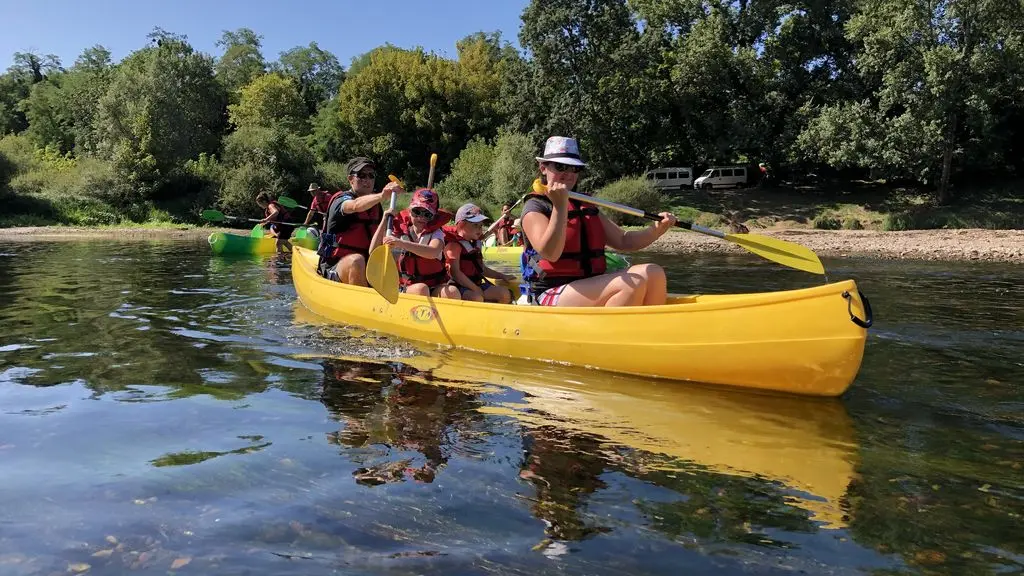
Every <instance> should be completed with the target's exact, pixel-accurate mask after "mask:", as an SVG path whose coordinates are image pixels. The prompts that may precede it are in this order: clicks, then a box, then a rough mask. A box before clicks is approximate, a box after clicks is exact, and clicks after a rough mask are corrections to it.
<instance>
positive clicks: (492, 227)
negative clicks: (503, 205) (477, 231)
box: [480, 194, 528, 240]
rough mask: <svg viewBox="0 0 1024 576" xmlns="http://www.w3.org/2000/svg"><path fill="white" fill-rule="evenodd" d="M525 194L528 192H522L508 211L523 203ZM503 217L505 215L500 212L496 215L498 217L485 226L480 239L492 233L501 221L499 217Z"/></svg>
mask: <svg viewBox="0 0 1024 576" xmlns="http://www.w3.org/2000/svg"><path fill="white" fill-rule="evenodd" d="M526 196H528V194H524V195H523V196H522V197H521V198H519V200H516V203H515V204H513V205H512V207H511V208H509V209H508V211H509V212H512V211H513V210H515V209H516V206H519V205H520V204H522V203H523V200H525V199H526ZM504 217H505V215H504V214H502V215H501V216H498V219H497V220H495V221H494V224H491V225H490V227H488V228H487V231H486V232H484V235H483V236H481V237H480V239H481V240H484V239H486V238H487V237H488V236H490V235H491V234H494V231H495V230H497V229H498V224H499V223H500V222H501V219H502V218H504Z"/></svg>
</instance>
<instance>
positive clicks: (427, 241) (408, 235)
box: [370, 188, 458, 296]
mask: <svg viewBox="0 0 1024 576" xmlns="http://www.w3.org/2000/svg"><path fill="white" fill-rule="evenodd" d="M391 213H392V212H391V209H390V208H388V209H387V210H385V211H384V214H385V216H386V215H388V214H391ZM451 219H452V215H451V213H450V212H446V211H444V210H441V209H440V201H439V200H438V197H437V192H434V191H433V190H431V189H429V188H419V189H417V190H416V191H415V192H414V193H413V195H412V200H411V201H410V202H409V208H408V209H406V210H402V211H401V212H399V213H398V214H395V217H394V219H393V220H392V222H391V232H392V234H386V230H385V229H384V228H385V224H386V222H387V219H386V218H385V219H384V221H383V222H381V223H380V225H379V226H378V227H377V231H376V232H375V233H374V235H373V240H372V241H371V242H370V251H371V252H372V251H373V250H374V248H376V247H378V246H380V245H381V244H385V245H387V246H390V247H391V248H392V249H395V248H397V249H399V250H401V253H400V254H399V256H398V272H399V285H398V291H399V292H404V293H406V294H415V295H417V296H439V295H441V292H442V291H444V292H445V294H451V293H452V291H451V290H448V288H447V287H446V286H445V282H446V281H447V280H448V272H447V270H445V267H444V258H443V251H444V232H443V231H442V230H441V227H442V226H444V225H445V224H447V223H448V222H449V221H451ZM454 293H455V294H457V293H458V291H457V290H456V291H454Z"/></svg>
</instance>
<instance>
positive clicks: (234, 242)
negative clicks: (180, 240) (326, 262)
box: [207, 232, 317, 254]
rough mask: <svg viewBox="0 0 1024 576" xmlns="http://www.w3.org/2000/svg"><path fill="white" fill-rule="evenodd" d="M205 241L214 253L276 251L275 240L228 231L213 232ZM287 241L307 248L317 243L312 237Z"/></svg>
mask: <svg viewBox="0 0 1024 576" xmlns="http://www.w3.org/2000/svg"><path fill="white" fill-rule="evenodd" d="M207 241H208V242H209V243H210V249H211V250H212V251H213V253H214V254H274V253H275V252H277V251H278V248H277V240H276V239H274V238H267V237H261V238H254V237H252V236H242V235H241V234H231V233H228V232H214V233H212V234H210V236H209V237H208V238H207ZM289 242H291V243H292V245H297V246H302V247H303V248H308V249H316V244H317V241H316V239H315V238H312V237H306V238H292V239H290V240H289Z"/></svg>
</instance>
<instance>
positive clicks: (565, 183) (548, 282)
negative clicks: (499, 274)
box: [518, 136, 676, 306]
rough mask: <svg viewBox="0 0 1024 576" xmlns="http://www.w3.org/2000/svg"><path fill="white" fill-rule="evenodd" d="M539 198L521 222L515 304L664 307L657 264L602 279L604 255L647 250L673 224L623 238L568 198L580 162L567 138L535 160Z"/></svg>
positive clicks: (667, 221)
mask: <svg viewBox="0 0 1024 576" xmlns="http://www.w3.org/2000/svg"><path fill="white" fill-rule="evenodd" d="M536 160H537V162H538V165H539V168H540V176H541V182H542V183H544V184H546V185H547V190H546V192H545V193H544V194H533V195H531V196H530V197H528V199H527V200H526V202H524V204H523V212H522V215H521V216H520V219H521V221H522V231H523V235H524V240H525V247H524V249H523V256H522V262H521V269H522V272H523V283H522V284H521V285H520V289H521V291H522V292H523V294H522V297H520V299H519V301H518V303H520V304H534V305H539V306H641V305H645V306H649V305H657V304H664V303H665V299H666V296H667V286H666V284H667V281H666V278H665V271H664V270H663V269H662V268H661V266H658V265H657V264H638V265H635V266H631V267H630V268H629V269H627V270H623V271H620V272H615V273H611V274H606V273H605V272H606V271H607V264H606V262H605V256H604V252H605V248H606V247H611V248H613V249H615V250H618V251H620V252H631V251H636V250H642V249H644V248H646V247H647V246H650V245H651V244H652V243H653V242H654V241H655V240H657V239H658V238H660V237H661V235H662V234H664V233H665V232H667V231H668V229H669V228H671V227H672V226H673V225H674V224H675V222H676V218H675V216H674V215H672V214H671V213H668V212H662V213H661V214H660V216H661V218H662V219H661V221H660V222H657V223H655V224H654V225H653V226H650V227H648V228H646V229H644V230H634V231H630V232H626V231H624V230H623V229H622V228H620V227H619V226H618V225H617V224H615V223H614V222H612V221H611V220H609V219H608V218H606V217H604V216H602V215H601V214H600V212H599V211H598V209H597V207H596V206H594V205H592V204H587V203H585V202H578V201H576V200H571V199H570V198H569V191H570V190H572V189H573V188H575V186H576V184H577V182H578V181H579V176H580V172H582V171H583V170H584V169H585V168H586V166H587V165H586V163H584V162H583V160H582V158H581V157H580V150H579V145H578V144H577V142H576V140H574V139H573V138H566V137H563V136H552V137H551V138H548V140H547V142H546V143H545V145H544V155H543V156H538V157H536Z"/></svg>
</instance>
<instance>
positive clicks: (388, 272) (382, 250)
mask: <svg viewBox="0 0 1024 576" xmlns="http://www.w3.org/2000/svg"><path fill="white" fill-rule="evenodd" d="M366 281H367V282H369V283H370V286H371V287H372V288H373V289H374V290H376V291H377V293H378V294H380V295H381V296H383V297H384V299H385V300H387V301H388V302H390V303H392V304H394V303H395V302H398V263H397V262H395V258H394V257H393V256H392V255H391V248H390V247H389V246H388V245H387V244H382V245H380V246H378V247H376V248H374V250H373V252H371V253H370V260H369V262H367V263H366Z"/></svg>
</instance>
